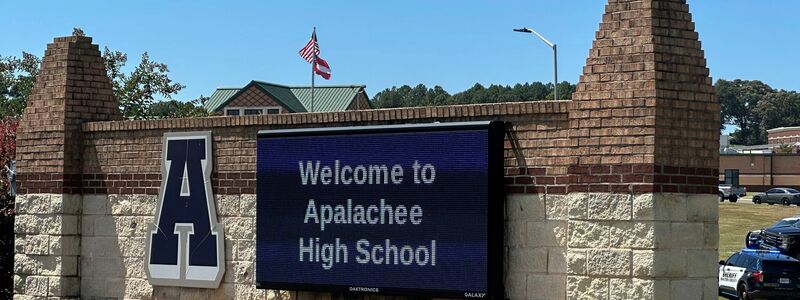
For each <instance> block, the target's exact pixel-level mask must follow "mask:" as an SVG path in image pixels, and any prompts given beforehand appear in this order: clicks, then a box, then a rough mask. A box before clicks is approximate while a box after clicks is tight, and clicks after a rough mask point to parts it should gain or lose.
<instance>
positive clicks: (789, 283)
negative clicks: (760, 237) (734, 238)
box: [719, 249, 800, 300]
mask: <svg viewBox="0 0 800 300" xmlns="http://www.w3.org/2000/svg"><path fill="white" fill-rule="evenodd" d="M719 264H720V267H719V295H720V296H722V297H725V298H728V299H741V300H744V299H800V261H798V260H796V259H794V258H792V257H790V256H786V255H783V254H780V252H778V251H769V250H755V249H744V250H742V251H740V252H737V253H734V254H733V255H731V257H730V258H728V259H727V260H722V261H720V262H719Z"/></svg>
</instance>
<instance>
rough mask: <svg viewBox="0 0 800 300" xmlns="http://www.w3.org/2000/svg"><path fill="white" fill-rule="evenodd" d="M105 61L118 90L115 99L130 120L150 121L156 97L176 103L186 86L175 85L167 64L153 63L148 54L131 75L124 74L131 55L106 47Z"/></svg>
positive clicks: (145, 54)
mask: <svg viewBox="0 0 800 300" xmlns="http://www.w3.org/2000/svg"><path fill="white" fill-rule="evenodd" d="M103 58H104V59H105V62H106V70H107V72H108V77H109V78H110V79H111V83H112V86H113V88H114V96H115V97H116V98H117V99H118V100H119V102H120V109H121V110H122V114H123V115H124V116H125V117H127V118H129V119H146V118H148V117H149V116H148V111H149V110H150V107H151V106H152V105H153V103H154V102H155V98H154V96H155V95H161V96H163V97H165V98H167V99H168V100H172V96H173V95H175V94H177V93H178V92H179V91H180V90H182V89H183V88H185V87H186V86H185V85H182V84H180V83H177V82H173V81H172V79H170V78H169V68H168V67H167V65H166V64H163V63H158V62H154V61H152V60H150V56H149V55H148V54H147V52H145V53H143V54H142V59H141V61H140V62H139V65H138V66H136V68H135V69H134V70H133V71H132V72H131V73H130V74H125V73H123V72H122V71H121V70H122V68H123V67H124V66H125V64H126V63H127V62H128V55H127V54H125V53H122V52H119V51H111V50H109V49H108V47H106V48H105V49H104V51H103Z"/></svg>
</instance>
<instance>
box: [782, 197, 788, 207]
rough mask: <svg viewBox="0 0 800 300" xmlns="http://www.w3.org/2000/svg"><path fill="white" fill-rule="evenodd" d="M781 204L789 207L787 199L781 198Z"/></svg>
mask: <svg viewBox="0 0 800 300" xmlns="http://www.w3.org/2000/svg"><path fill="white" fill-rule="evenodd" d="M781 203H783V205H784V206H789V199H786V198H783V200H781Z"/></svg>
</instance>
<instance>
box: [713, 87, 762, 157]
mask: <svg viewBox="0 0 800 300" xmlns="http://www.w3.org/2000/svg"><path fill="white" fill-rule="evenodd" d="M714 88H715V90H716V92H717V97H718V98H719V102H720V106H721V114H722V115H721V118H720V119H721V122H722V124H733V125H736V126H737V127H739V130H737V131H736V132H734V133H733V134H732V135H731V143H734V144H740V145H756V144H764V143H766V140H767V137H766V129H767V128H763V127H762V122H761V121H762V120H761V115H760V114H757V113H756V107H757V106H758V105H759V103H760V102H761V101H762V100H764V99H765V98H766V97H767V95H768V94H771V93H774V92H775V90H774V89H773V88H771V87H770V86H769V85H767V84H765V83H763V82H761V81H758V80H740V79H737V80H733V81H727V80H724V79H720V80H717V83H716V84H714Z"/></svg>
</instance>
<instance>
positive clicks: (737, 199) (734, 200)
mask: <svg viewBox="0 0 800 300" xmlns="http://www.w3.org/2000/svg"><path fill="white" fill-rule="evenodd" d="M728 200H730V201H731V203H736V201H739V197H736V196H731V197H730V198H728Z"/></svg>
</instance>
